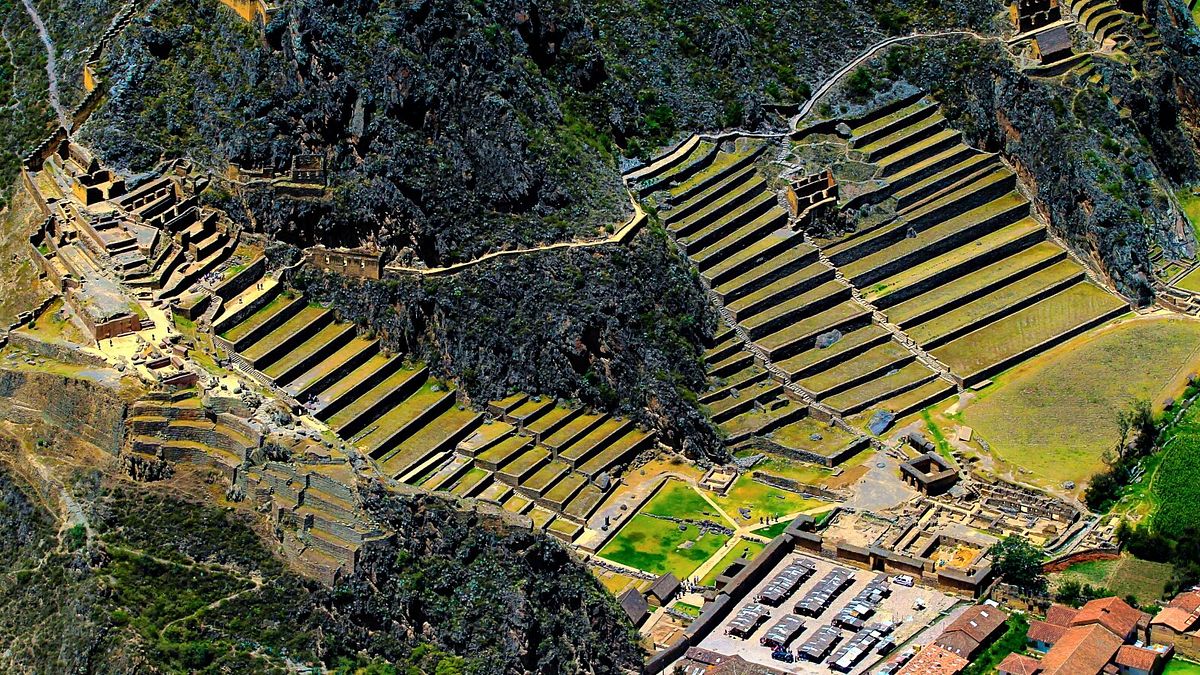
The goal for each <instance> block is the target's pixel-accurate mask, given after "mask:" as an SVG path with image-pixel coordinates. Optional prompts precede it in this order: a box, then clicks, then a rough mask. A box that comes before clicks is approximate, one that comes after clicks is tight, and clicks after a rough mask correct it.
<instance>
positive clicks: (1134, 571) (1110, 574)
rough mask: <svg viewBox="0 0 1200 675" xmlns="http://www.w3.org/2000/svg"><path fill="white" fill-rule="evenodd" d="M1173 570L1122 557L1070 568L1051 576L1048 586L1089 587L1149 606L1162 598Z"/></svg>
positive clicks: (1155, 563) (1171, 567) (1094, 561)
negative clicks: (1129, 598) (1071, 583)
mask: <svg viewBox="0 0 1200 675" xmlns="http://www.w3.org/2000/svg"><path fill="white" fill-rule="evenodd" d="M1173 570H1174V567H1173V566H1172V565H1170V564H1168V563H1159V562H1151V561H1149V560H1139V559H1138V558H1135V557H1133V556H1129V555H1124V556H1121V557H1119V558H1115V559H1113V560H1093V561H1089V562H1082V563H1078V564H1075V565H1071V566H1070V567H1068V568H1067V569H1066V570H1064V571H1062V572H1058V573H1055V574H1052V575H1051V582H1052V583H1053V584H1054V585H1055V586H1058V585H1060V584H1062V583H1064V582H1067V581H1076V582H1078V583H1079V584H1080V585H1083V584H1090V585H1091V586H1092V587H1094V588H1104V589H1108V592H1109V593H1110V594H1111V595H1115V596H1117V597H1120V598H1125V597H1128V596H1130V595H1132V596H1134V597H1135V598H1137V600H1138V603H1140V604H1152V603H1155V602H1158V601H1159V600H1160V599H1161V598H1162V596H1163V592H1164V590H1165V589H1166V586H1167V582H1169V581H1170V580H1171V574H1172V572H1173Z"/></svg>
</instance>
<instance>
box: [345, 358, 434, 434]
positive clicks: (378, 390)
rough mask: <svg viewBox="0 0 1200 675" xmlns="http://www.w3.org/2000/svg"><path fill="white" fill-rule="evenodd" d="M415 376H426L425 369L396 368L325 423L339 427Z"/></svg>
mask: <svg viewBox="0 0 1200 675" xmlns="http://www.w3.org/2000/svg"><path fill="white" fill-rule="evenodd" d="M416 377H422V378H424V377H426V372H425V369H423V368H413V369H411V370H410V369H408V368H401V369H399V370H397V371H396V372H394V373H392V374H391V375H389V376H388V377H386V378H384V380H383V381H382V382H380V383H379V384H377V385H375V386H374V387H372V388H371V389H370V390H368V391H367V392H366V393H364V394H363V395H362V396H359V397H358V398H357V399H356V400H355V401H354V402H353V403H351V404H350V405H348V406H346V407H345V408H342V409H341V410H339V411H337V412H336V413H334V415H333V417H330V418H329V420H328V422H327V423H328V424H329V426H330V427H332V428H333V429H340V428H341V427H343V426H345V424H346V423H347V422H349V421H350V420H352V419H354V418H355V417H357V416H358V415H359V414H361V413H362V412H363V411H365V410H366V409H367V408H369V407H371V406H372V405H374V404H375V403H376V402H377V401H378V400H379V399H380V398H383V397H384V396H386V395H388V394H389V393H391V392H392V391H393V390H395V389H396V388H397V387H400V386H402V385H406V384H409V381H410V380H412V379H413V378H416Z"/></svg>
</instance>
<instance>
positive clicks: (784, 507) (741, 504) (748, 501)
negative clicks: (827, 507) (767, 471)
mask: <svg viewBox="0 0 1200 675" xmlns="http://www.w3.org/2000/svg"><path fill="white" fill-rule="evenodd" d="M713 501H715V502H716V503H717V504H718V505H719V506H720V507H721V510H722V511H724V512H725V513H726V514H728V515H729V517H731V518H733V519H734V520H736V521H737V522H738V524H741V525H746V524H750V523H755V522H758V520H759V519H760V518H767V517H771V518H779V517H782V516H787V515H791V514H793V513H799V512H801V511H807V510H808V509H811V508H814V507H817V506H820V505H821V504H822V502H821V501H819V500H816V499H808V498H806V497H804V496H803V495H800V494H797V493H795V492H788V491H787V490H781V489H779V488H777V487H771V486H770V485H766V484H765V483H760V482H758V481H756V480H754V478H753V477H752V476H751V473H743V474H742V475H740V476H738V478H737V480H735V481H734V483H733V485H732V486H730V488H729V491H728V492H727V493H726V494H725V495H724V496H722V495H714V496H713ZM742 508H747V509H750V517H749V518H743V517H742V516H741V514H740V513H739V512H738V509H742Z"/></svg>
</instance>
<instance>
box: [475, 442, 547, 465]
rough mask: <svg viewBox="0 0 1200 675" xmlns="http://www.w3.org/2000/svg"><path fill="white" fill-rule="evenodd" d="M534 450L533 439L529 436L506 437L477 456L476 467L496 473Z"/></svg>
mask: <svg viewBox="0 0 1200 675" xmlns="http://www.w3.org/2000/svg"><path fill="white" fill-rule="evenodd" d="M531 448H533V439H532V438H530V437H528V436H506V437H504V438H502V439H500V441H499V442H497V443H495V444H493V445H492V446H491V447H489V448H487V449H486V450H484V451H483V452H481V453H479V454H478V455H476V456H475V466H478V467H480V468H482V469H486V470H488V471H496V470H498V469H499V468H500V467H502V466H504V465H505V464H507V463H508V462H509V461H511V460H512V459H513V458H515V457H519V456H520V455H522V454H524V453H525V452H527V451H528V450H530V449H531Z"/></svg>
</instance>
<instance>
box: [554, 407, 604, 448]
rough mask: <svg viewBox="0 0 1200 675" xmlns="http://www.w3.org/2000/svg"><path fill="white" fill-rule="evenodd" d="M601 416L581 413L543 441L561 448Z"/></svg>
mask: <svg viewBox="0 0 1200 675" xmlns="http://www.w3.org/2000/svg"><path fill="white" fill-rule="evenodd" d="M599 417H600V416H599V415H589V414H585V415H580V416H579V417H576V418H575V419H573V420H571V421H570V422H567V423H566V424H564V425H563V426H562V428H560V429H559V430H558V431H555V432H554V433H552V434H550V435H549V436H547V437H546V438H543V439H542V443H544V444H546V445H547V446H549V447H551V448H559V447H561V446H563V445H564V444H565V443H566V442H567V441H569V440H570V439H571V438H572V437H574V436H575V435H576V434H579V433H582V432H583V430H584V429H587V428H588V427H589V426H591V425H593V424H596V423H597V421H598V419H599Z"/></svg>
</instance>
